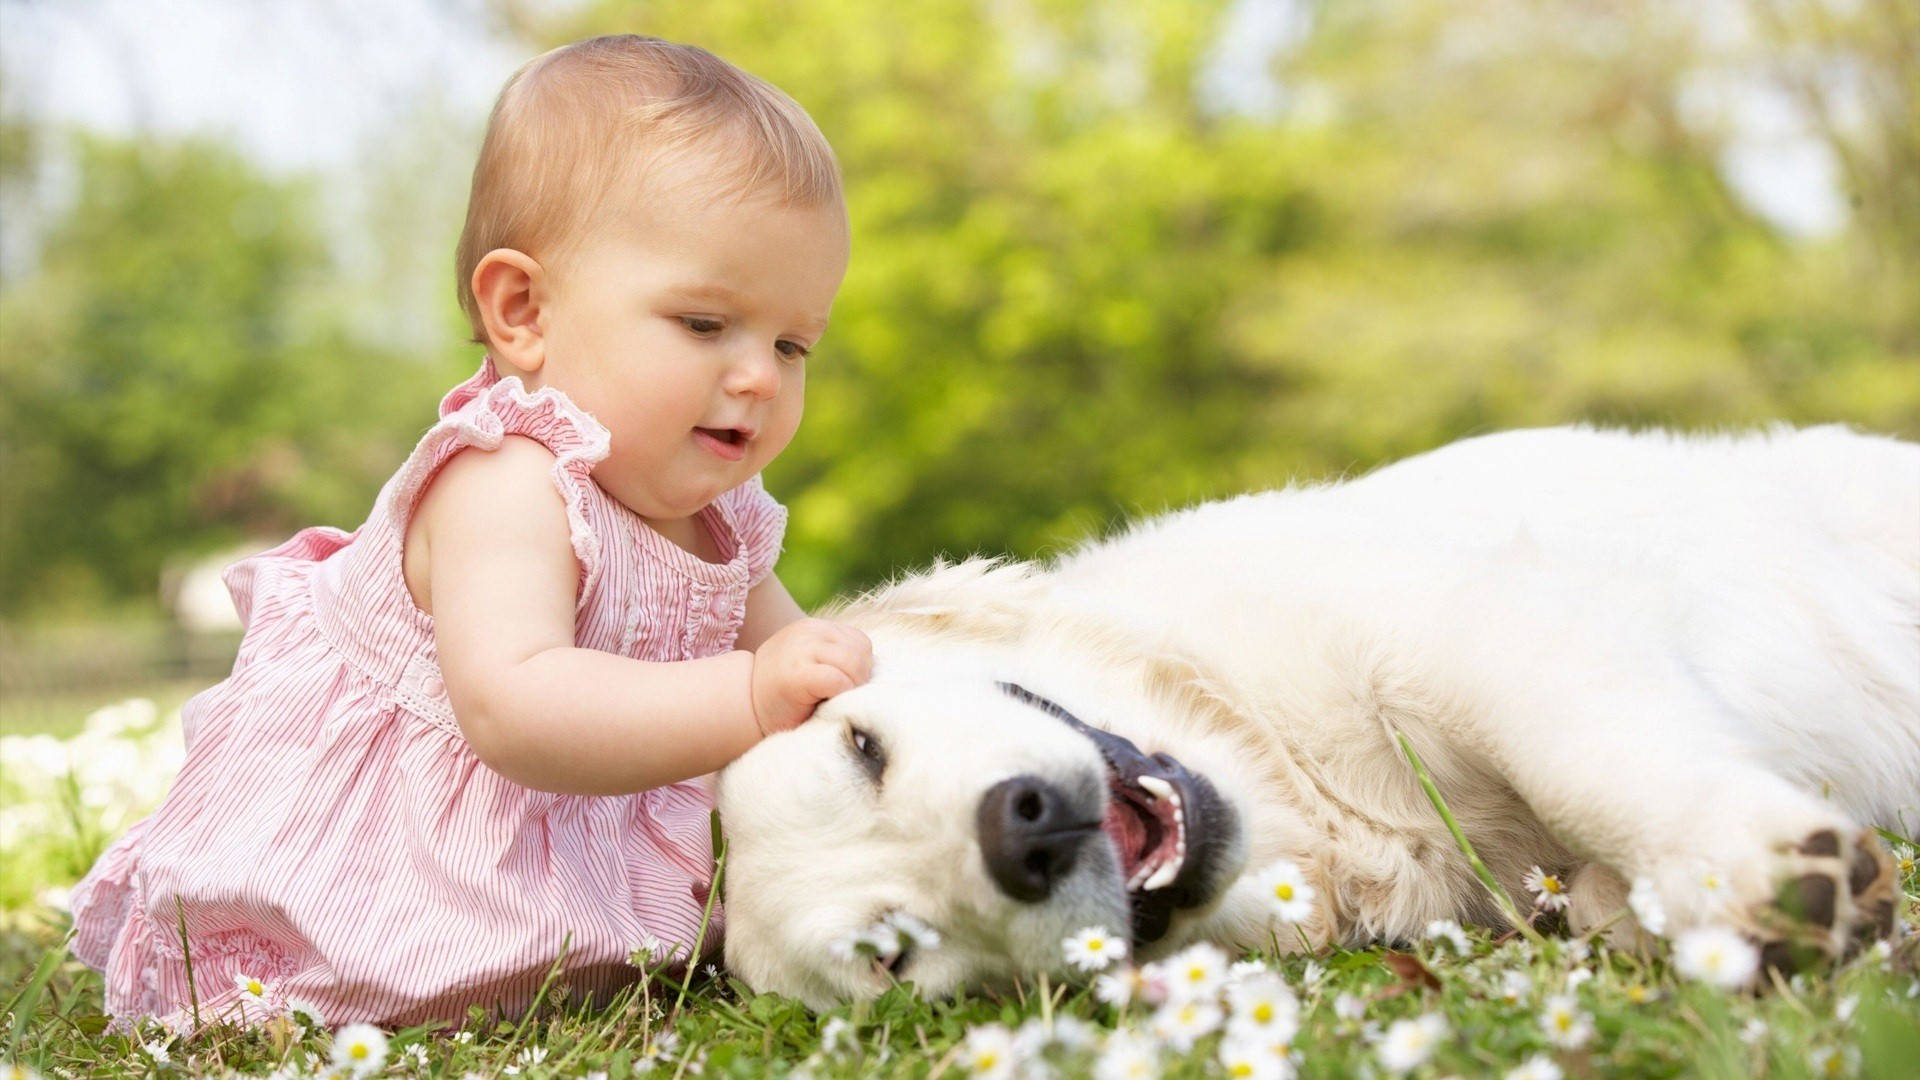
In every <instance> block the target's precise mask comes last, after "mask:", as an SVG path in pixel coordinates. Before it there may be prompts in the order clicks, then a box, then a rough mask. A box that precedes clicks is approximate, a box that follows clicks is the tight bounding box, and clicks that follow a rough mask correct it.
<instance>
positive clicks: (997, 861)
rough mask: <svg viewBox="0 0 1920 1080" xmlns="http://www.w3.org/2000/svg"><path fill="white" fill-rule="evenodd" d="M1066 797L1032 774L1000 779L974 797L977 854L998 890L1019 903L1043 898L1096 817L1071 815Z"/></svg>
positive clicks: (1095, 828) (1091, 831)
mask: <svg viewBox="0 0 1920 1080" xmlns="http://www.w3.org/2000/svg"><path fill="white" fill-rule="evenodd" d="M1075 818H1076V815H1075V814H1074V808H1073V806H1072V803H1071V800H1069V799H1068V798H1067V796H1066V795H1065V794H1063V793H1062V792H1061V791H1060V789H1059V788H1057V787H1054V786H1053V785H1052V784H1049V783H1047V782H1046V781H1045V780H1042V779H1040V778H1039V777H1037V776H1016V777H1014V778H1013V779H1011V780H1002V781H1000V782H999V783H997V784H995V785H993V786H992V787H990V788H988V789H987V793H986V794H985V795H982V796H981V797H980V811H979V814H978V821H977V824H978V826H979V836H980V853H981V854H982V855H984V856H985V857H986V860H987V873H988V874H989V875H991V876H992V877H993V881H994V884H996V885H998V886H1000V889H1001V891H1002V892H1005V893H1006V894H1007V895H1008V896H1011V897H1013V898H1014V899H1015V900H1019V901H1022V902H1024V903H1029V904H1031V903H1035V902H1038V901H1041V900H1045V899H1046V898H1047V894H1049V893H1051V892H1053V887H1054V885H1055V884H1056V883H1057V882H1059V881H1060V879H1061V878H1064V877H1066V876H1067V872H1068V871H1069V870H1071V869H1073V860H1074V857H1075V856H1077V855H1079V853H1080V848H1081V845H1083V844H1085V843H1086V840H1087V838H1088V837H1090V836H1092V835H1093V834H1094V833H1095V832H1098V831H1099V829H1100V822H1099V821H1098V820H1094V821H1080V820H1075Z"/></svg>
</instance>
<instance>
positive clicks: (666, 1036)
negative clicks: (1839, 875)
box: [0, 717, 1920, 1080]
mask: <svg viewBox="0 0 1920 1080" xmlns="http://www.w3.org/2000/svg"><path fill="white" fill-rule="evenodd" d="M83 722H84V717H83V718H82V720H81V721H76V722H74V723H72V724H69V725H66V727H67V728H69V729H77V728H78V727H80V726H83ZM1411 763H1412V764H1413V765H1414V767H1415V768H1416V770H1418V769H1419V766H1418V762H1417V760H1414V761H1411ZM1435 801H1436V810H1437V811H1438V812H1440V813H1441V815H1442V816H1443V817H1446V816H1448V815H1447V813H1446V808H1445V806H1444V803H1442V802H1440V801H1439V800H1438V798H1437V792H1436V793H1435ZM74 825H75V828H76V829H80V828H81V827H82V826H84V825H85V822H84V821H82V820H80V818H79V817H77V816H76V818H75V821H74ZM100 842H101V839H100V838H99V837H97V836H90V837H82V838H79V839H76V838H73V837H61V836H58V835H42V836H40V837H39V838H38V839H37V840H35V841H34V843H35V844H39V845H46V846H49V848H51V846H52V845H62V844H64V845H66V847H65V848H61V849H60V854H59V857H54V853H52V852H51V850H50V851H39V850H37V849H33V850H22V849H21V848H20V846H19V845H16V846H15V847H14V848H13V849H11V850H8V851H6V852H4V853H0V854H3V855H4V858H5V860H6V861H8V862H9V863H11V864H14V865H18V866H34V867H39V868H41V869H40V871H39V872H41V873H43V874H45V875H48V876H47V877H46V879H44V880H42V881H40V882H39V883H38V884H40V885H56V886H57V885H64V884H70V883H71V881H72V879H73V876H74V875H76V874H77V873H78V872H79V869H78V868H79V867H82V866H84V863H85V862H86V861H89V860H88V859H81V860H78V861H76V860H75V859H74V858H72V857H69V856H70V855H71V851H69V850H68V849H69V848H70V849H72V850H73V851H79V850H82V849H84V852H85V853H86V854H87V855H88V856H89V858H90V856H91V854H92V853H93V852H96V851H97V849H98V845H99V843H100ZM1462 848H1463V854H1464V855H1465V856H1466V857H1468V858H1469V859H1472V858H1473V854H1472V851H1471V845H1468V844H1466V843H1465V842H1464V838H1462ZM11 872H12V871H8V873H9V874H10V873H11ZM1903 887H1904V891H1905V893H1906V894H1907V897H1906V900H1905V901H1904V905H1903V911H1902V913H1901V923H1902V926H1903V927H1904V928H1905V934H1906V936H1905V937H1904V939H1903V940H1902V941H1901V942H1900V944H1899V946H1898V947H1896V948H1891V949H1889V950H1887V951H1886V953H1885V954H1884V955H1882V954H1878V953H1865V954H1862V955H1861V956H1859V957H1856V958H1854V959H1853V960H1851V961H1850V962H1848V963H1847V964H1845V965H1843V966H1841V967H1839V968H1838V969H1836V970H1833V971H1828V972H1822V973H1819V974H1814V975H1808V976H1801V977H1796V978H1795V979H1794V980H1793V981H1792V982H1791V983H1781V984H1779V985H1777V986H1774V987H1773V988H1771V989H1770V990H1769V991H1768V992H1767V993H1764V994H1759V995H1754V994H1746V993H1735V994H1730V993H1726V992H1722V991H1718V990H1714V989H1712V988H1711V987H1708V986H1705V985H1702V984H1699V983H1694V982H1690V981H1688V980H1686V979H1684V978H1681V977H1679V976H1678V975H1677V974H1676V973H1675V972H1674V971H1673V970H1672V969H1671V968H1670V967H1669V966H1668V965H1667V963H1666V962H1665V960H1664V958H1663V957H1660V956H1642V955H1636V954H1632V953H1622V952H1616V951H1612V950H1610V949H1608V948H1606V947H1605V946H1603V945H1601V944H1599V943H1597V942H1595V943H1577V942H1570V941H1567V940H1565V939H1552V938H1549V939H1544V940H1541V939H1536V938H1534V937H1533V935H1531V933H1529V934H1528V935H1527V936H1522V935H1520V934H1518V933H1515V932H1512V931H1509V932H1507V933H1505V934H1497V933H1496V932H1495V931H1492V930H1479V929H1471V928H1470V929H1469V930H1468V931H1467V948H1466V949H1465V951H1464V953H1461V952H1456V951H1455V949H1454V947H1453V946H1451V945H1449V944H1447V943H1446V942H1445V941H1444V940H1439V939H1430V940H1427V941H1422V942H1417V943H1408V944H1405V945H1403V946H1402V947H1401V948H1399V949H1389V948H1385V947H1380V948H1372V949H1364V950H1353V951H1334V952H1330V953H1325V954H1321V955H1318V956H1315V957H1306V956H1299V955H1291V956H1280V955H1273V954H1260V955H1256V956H1254V957H1252V959H1255V960H1257V961H1259V962H1261V963H1263V964H1265V965H1267V966H1269V967H1271V968H1273V969H1274V970H1276V971H1278V972H1279V973H1280V975H1281V976H1282V977H1284V978H1285V980H1286V981H1287V982H1288V983H1289V984H1290V985H1291V986H1292V987H1293V988H1294V990H1295V992H1296V993H1297V994H1298V996H1299V999H1300V1005H1301V1023H1300V1028H1299V1031H1298V1033H1297V1035H1296V1036H1295V1037H1294V1039H1293V1040H1292V1043H1291V1046H1292V1050H1293V1052H1294V1059H1293V1060H1294V1062H1295V1067H1296V1071H1297V1074H1298V1075H1301V1076H1306V1077H1349V1076H1363V1077H1364V1076H1376V1075H1381V1076H1383V1075H1386V1071H1385V1070H1384V1069H1383V1068H1382V1067H1381V1059H1380V1056H1379V1038H1380V1035H1381V1033H1382V1032H1383V1031H1385V1030H1387V1029H1389V1028H1390V1027H1391V1025H1392V1024H1393V1023H1394V1022H1396V1021H1400V1020H1408V1019H1412V1018H1415V1017H1420V1016H1423V1015H1438V1016H1441V1017H1444V1018H1445V1022H1446V1029H1447V1032H1446V1035H1445V1036H1444V1037H1443V1038H1441V1039H1439V1040H1438V1042H1437V1044H1436V1045H1435V1047H1434V1049H1433V1053H1432V1056H1431V1058H1430V1059H1429V1060H1428V1061H1426V1062H1425V1063H1424V1064H1422V1065H1420V1066H1419V1067H1418V1068H1416V1069H1415V1070H1414V1071H1413V1072H1412V1073H1411V1074H1410V1075H1413V1076H1418V1077H1427V1078H1431V1077H1442V1076H1460V1077H1471V1076H1502V1075H1504V1074H1506V1073H1507V1072H1508V1071H1510V1070H1512V1069H1514V1068H1515V1067H1516V1066H1519V1065H1521V1064H1522V1063H1523V1062H1526V1061H1528V1060H1529V1059H1530V1058H1534V1057H1535V1056H1536V1055H1544V1056H1545V1058H1546V1059H1547V1060H1550V1061H1551V1062H1553V1063H1554V1065H1555V1066H1556V1067H1557V1068H1558V1069H1559V1070H1560V1071H1561V1072H1562V1073H1563V1074H1564V1075H1565V1076H1566V1077H1616V1076H1617V1077H1667V1076H1704V1077H1802V1076H1826V1075H1860V1076H1868V1077H1884V1078H1894V1077H1899V1078H1901V1080H1910V1078H1911V1077H1913V1076H1915V1075H1917V1074H1920V1069H1916V1066H1915V1063H1916V1062H1920V977H1917V973H1916V961H1917V960H1920V936H1915V930H1916V929H1920V928H1916V927H1915V926H1914V920H1915V917H1916V916H1915V904H1914V900H1915V896H1916V894H1920V871H1916V870H1914V869H1913V868H1911V867H1909V868H1908V869H1907V871H1906V874H1905V877H1904V879H1903ZM1509 903H1510V901H1509ZM66 933H67V917H66V915H65V914H64V912H61V911H59V910H57V909H56V908H54V907H51V906H49V905H48V904H47V903H46V902H45V900H44V898H43V895H42V892H41V889H39V888H33V889H28V888H24V887H23V888H21V889H16V890H12V891H11V892H10V893H9V894H8V896H6V897H4V898H0V1003H4V1008H0V1037H3V1038H4V1039H5V1040H6V1044H5V1046H4V1047H0V1061H5V1062H11V1063H13V1064H14V1065H16V1066H18V1067H21V1068H23V1069H32V1070H34V1072H35V1073H36V1074H38V1075H41V1076H48V1077H52V1076H72V1077H95V1076H144V1077H173V1076H187V1075H229V1074H231V1075H253V1076H262V1075H267V1074H271V1073H274V1072H276V1071H280V1072H281V1075H321V1074H324V1073H326V1072H327V1070H328V1067H329V1063H330V1061H331V1056H332V1053H333V1049H334V1048H333V1036H332V1035H331V1034H329V1033H328V1032H326V1031H325V1030H324V1029H319V1028H313V1029H310V1030H309V1029H303V1028H301V1027H299V1026H296V1025H295V1024H293V1023H291V1022H289V1021H285V1020H282V1021H276V1022H274V1023H272V1024H269V1025H266V1026H263V1027H243V1026H238V1025H234V1024H227V1023H214V1024H211V1025H209V1026H208V1027H206V1028H204V1029H202V1030H201V1031H200V1032H198V1033H197V1034H194V1035H192V1036H174V1035H171V1034H169V1033H167V1032H164V1031H162V1030H160V1029H159V1028H158V1026H157V1025H153V1024H151V1023H149V1024H148V1025H146V1027H145V1028H144V1029H143V1030H141V1031H139V1032H135V1033H127V1032H116V1031H111V1030H109V1029H108V1020H107V1018H106V1017H105V1016H104V1015H103V1001H102V993H101V982H100V978H99V976H98V975H96V974H95V973H93V972H92V971H90V970H88V969H87V968H86V967H85V966H84V965H82V964H80V963H79V962H78V961H76V960H75V959H73V958H72V956H71V955H70V954H69V953H68V951H67V949H66V946H65V941H64V939H65V936H66ZM1583 946H1584V947H1583ZM1516 974H1517V975H1523V976H1525V978H1526V980H1527V984H1528V985H1527V988H1526V989H1524V990H1522V991H1519V992H1517V993H1516V992H1509V991H1510V987H1509V980H1511V979H1512V978H1514V977H1515V976H1516ZM636 975H637V976H639V978H638V981H637V982H636V983H635V984H634V985H632V986H630V987H628V988H627V989H625V990H622V991H621V992H619V993H618V994H617V995H615V996H613V997H612V998H611V999H610V1000H604V1001H587V1000H581V999H577V998H574V997H572V996H571V995H569V994H567V993H566V992H565V989H564V987H563V985H562V984H560V983H559V982H557V981H554V980H551V979H550V980H549V985H548V986H547V987H545V988H544V989H543V991H542V995H541V997H540V999H539V1000H537V1001H536V1003H535V1004H534V1006H533V1007H532V1008H530V1009H528V1010H527V1011H526V1012H525V1013H524V1014H522V1015H517V1016H512V1017H506V1018H499V1017H489V1016H486V1015H484V1014H482V1013H480V1012H478V1011H477V1010H476V1011H474V1012H472V1013H470V1014H469V1015H468V1016H466V1017H463V1018H457V1019H458V1021H459V1022H458V1023H457V1024H450V1025H446V1026H443V1027H440V1028H435V1029H428V1028H414V1029H408V1030H404V1031H399V1032H394V1033H392V1034H391V1036H390V1043H389V1046H388V1049H387V1051H386V1053H385V1055H384V1059H383V1064H382V1066H381V1068H380V1069H379V1070H377V1074H378V1075H384V1076H416V1077H436V1078H438V1077H449V1078H453V1077H465V1076H469V1075H475V1076H479V1077H502V1076H527V1077H576V1076H588V1075H592V1074H596V1073H605V1074H606V1075H607V1076H609V1077H624V1076H635V1075H642V1074H646V1075H649V1076H656V1077H682V1076H692V1075H701V1076H706V1077H742V1078H745V1077H762V1076H785V1075H795V1076H800V1075H807V1076H812V1077H817V1078H828V1077H870V1076H877V1077H917V1078H933V1077H950V1078H957V1077H962V1076H967V1075H971V1074H973V1073H974V1072H975V1069H974V1065H975V1064H977V1062H976V1060H975V1058H976V1055H975V1054H974V1053H973V1050H974V1049H977V1048H978V1047H979V1046H981V1045H982V1044H981V1043H979V1042H978V1041H976V1042H975V1043H973V1044H971V1045H970V1044H969V1042H968V1040H969V1033H977V1032H980V1031H981V1030H983V1029H985V1030H987V1031H993V1030H995V1027H994V1026H996V1025H997V1026H998V1028H999V1029H1000V1030H1002V1031H1018V1030H1020V1029H1022V1028H1023V1027H1024V1028H1026V1029H1028V1030H1029V1031H1030V1032H1034V1033H1037V1034H1044V1032H1045V1031H1047V1030H1049V1029H1051V1030H1052V1031H1054V1032H1055V1033H1056V1035H1058V1036H1060V1037H1062V1038H1064V1037H1066V1036H1070V1035H1072V1034H1074V1033H1075V1032H1076V1031H1077V1030H1080V1029H1078V1028H1076V1026H1075V1023H1074V1022H1079V1023H1080V1024H1084V1025H1087V1030H1090V1031H1091V1032H1092V1033H1093V1034H1094V1035H1095V1037H1096V1038H1098V1037H1100V1036H1104V1035H1105V1034H1106V1033H1107V1032H1109V1031H1112V1030H1114V1029H1117V1028H1130V1029H1134V1030H1136V1031H1146V1030H1147V1029H1148V1027H1149V1023H1150V1019H1149V1018H1150V1015H1151V1013H1152V1009H1151V1008H1150V1007H1148V1006H1145V1005H1141V1004H1135V1005H1133V1006H1130V1007H1127V1008H1116V1007H1114V1006H1111V1005H1108V1004H1104V1003H1102V1002H1100V1001H1098V1000H1096V999H1095V997H1094V996H1093V994H1092V993H1091V991H1090V989H1089V987H1088V986H1087V985H1086V984H1084V983H1079V982H1076V983H1068V984H1059V983H1055V982H1050V981H1048V980H1046V979H1040V980H1035V981H1032V982H1028V983H1024V984H1018V985H1015V986H1014V987H1012V988H1010V989H1009V990H1007V991H1005V992H999V993H985V994H970V995H966V996H962V997H959V998H957V999H953V1000H941V1001H928V1000H924V999H922V998H921V997H919V996H918V995H917V994H916V993H915V992H914V991H913V989H912V988H911V987H910V986H897V987H895V988H894V989H892V990H890V991H889V992H887V993H886V994H885V995H883V996H882V997H880V998H879V999H877V1000H875V1001H871V1002H867V1003H863V1004H856V1005H849V1006H843V1007H841V1008H838V1009H835V1010H832V1011H830V1012H828V1013H825V1014H819V1015H816V1014H814V1013H811V1012H809V1011H808V1010H807V1009H806V1008H805V1007H804V1006H802V1005H800V1004H799V1003H798V1002H795V1001H793V1000H790V999H787V998H782V997H778V996H775V995H769V994H755V993H753V992H752V991H750V990H749V989H748V988H747V987H746V986H745V985H743V984H742V983H740V982H739V981H738V980H735V979H732V978H730V977H727V976H725V975H724V974H721V973H710V972H707V971H704V970H703V971H698V972H695V973H693V975H692V977H691V978H689V979H685V980H683V979H681V978H680V977H679V976H678V975H677V974H676V973H675V972H672V971H661V970H653V971H649V972H641V971H638V970H637V971H636ZM1555 995H1570V996H1571V998H1572V999H1573V1001H1574V1002H1575V1006H1574V1007H1575V1008H1576V1009H1577V1010H1578V1011H1579V1012H1580V1013H1582V1014H1585V1015H1586V1016H1587V1017H1590V1022H1591V1025H1592V1028H1593V1035H1592V1037H1591V1038H1590V1039H1588V1040H1587V1041H1586V1042H1585V1043H1584V1044H1583V1045H1580V1046H1578V1047H1574V1048H1563V1047H1557V1046H1555V1045H1553V1043H1552V1041H1551V1040H1550V1039H1549V1036H1548V1032H1547V1030H1546V1028H1545V1027H1544V1026H1543V1024H1542V1021H1541V1018H1542V1015H1543V1010H1544V1009H1545V1007H1546V1002H1547V1000H1548V999H1549V998H1551V997H1553V996H1555ZM1756 1022H1757V1023H1758V1024H1759V1025H1763V1028H1762V1029H1759V1030H1762V1031H1763V1033H1762V1034H1759V1035H1757V1036H1756V1035H1755V1034H1754V1032H1755V1030H1756V1029H1755V1028H1754V1027H1753V1025H1755V1024H1756ZM973 1038H974V1039H976V1040H978V1039H980V1038H981V1036H980V1035H978V1034H975V1035H974V1036H973ZM1219 1041H1220V1040H1219V1036H1217V1035H1211V1036H1207V1037H1205V1038H1203V1039H1202V1040H1200V1041H1199V1043H1198V1044H1197V1045H1196V1046H1195V1047H1194V1048H1193V1049H1192V1051H1191V1052H1189V1053H1185V1054H1178V1055H1170V1056H1167V1057H1165V1058H1163V1059H1162V1060H1161V1063H1160V1071H1159V1072H1158V1073H1156V1075H1164V1076H1168V1077H1174V1078H1180V1077H1204V1076H1219V1075H1224V1074H1225V1073H1224V1070H1223V1068H1222V1066H1221V1065H1220V1063H1219V1061H1218V1059H1217V1058H1216V1057H1215V1050H1216V1047H1217V1045H1218V1043H1219ZM1004 1057H1005V1055H1003V1060H1002V1065H1005V1064H1006V1062H1005V1060H1004ZM1044 1058H1045V1060H1046V1061H1047V1062H1049V1063H1050V1065H1051V1066H1052V1067H1053V1071H1054V1073H1055V1074H1057V1075H1061V1076H1085V1075H1090V1074H1092V1073H1093V1071H1094V1067H1095V1059H1094V1057H1093V1052H1092V1051H1091V1050H1078V1049H1074V1048H1072V1047H1070V1046H1066V1045H1060V1044H1057V1043H1056V1044H1054V1045H1051V1046H1049V1047H1048V1048H1047V1049H1045V1051H1044ZM996 1075H1009V1076H1011V1075H1036V1073H1035V1072H1033V1071H1032V1070H1029V1071H1028V1072H1027V1073H1023V1074H1015V1073H1013V1072H1010V1071H1009V1072H1004V1073H1000V1074H996ZM6 1076H7V1072H6V1070H4V1069H0V1078H4V1077H6Z"/></svg>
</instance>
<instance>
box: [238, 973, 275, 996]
mask: <svg viewBox="0 0 1920 1080" xmlns="http://www.w3.org/2000/svg"><path fill="white" fill-rule="evenodd" d="M233 985H234V987H235V988H236V989H238V990H239V991H240V997H241V998H242V999H244V1000H247V1001H252V1002H255V1003H260V1002H264V1001H265V1000H266V997H267V984H266V983H264V982H261V981H260V980H259V979H256V978H254V977H253V976H251V975H243V974H240V973H238V972H236V973H235V974H234V976H233Z"/></svg>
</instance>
